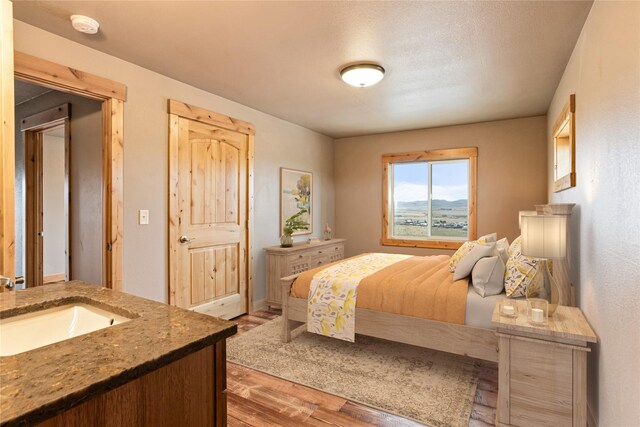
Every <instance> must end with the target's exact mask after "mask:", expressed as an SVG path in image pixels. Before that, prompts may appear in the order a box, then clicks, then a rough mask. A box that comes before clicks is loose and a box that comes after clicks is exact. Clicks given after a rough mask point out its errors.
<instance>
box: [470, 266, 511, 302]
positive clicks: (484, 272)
mask: <svg viewBox="0 0 640 427" xmlns="http://www.w3.org/2000/svg"><path fill="white" fill-rule="evenodd" d="M471 281H472V284H473V289H474V290H475V291H476V293H477V294H478V295H480V296H481V297H482V298H484V297H487V296H490V295H498V294H500V293H501V292H502V290H503V289H504V262H502V258H501V257H500V256H492V257H486V258H482V259H480V260H478V262H476V265H475V266H474V267H473V272H472V273H471Z"/></svg>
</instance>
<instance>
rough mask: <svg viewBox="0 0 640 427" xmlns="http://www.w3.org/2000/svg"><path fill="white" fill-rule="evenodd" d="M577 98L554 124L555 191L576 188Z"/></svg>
mask: <svg viewBox="0 0 640 427" xmlns="http://www.w3.org/2000/svg"><path fill="white" fill-rule="evenodd" d="M575 111H576V96H575V95H570V96H569V100H568V101H567V103H566V104H565V106H564V108H563V109H562V111H561V112H560V115H559V116H558V117H557V118H556V121H555V123H554V124H553V157H554V163H553V164H554V177H553V191H554V192H556V193H557V192H558V191H562V190H566V189H567V188H571V187H575V186H576V128H575V126H576V124H575Z"/></svg>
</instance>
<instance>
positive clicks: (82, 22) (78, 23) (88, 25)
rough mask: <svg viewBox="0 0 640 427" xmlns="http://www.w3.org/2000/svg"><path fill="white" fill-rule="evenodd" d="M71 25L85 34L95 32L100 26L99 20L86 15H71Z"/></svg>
mask: <svg viewBox="0 0 640 427" xmlns="http://www.w3.org/2000/svg"><path fill="white" fill-rule="evenodd" d="M71 25H72V26H73V28H74V29H75V30H76V31H80V32H81V33H85V34H95V33H97V32H98V28H100V24H98V21H96V20H95V19H92V18H89V17H88V16H84V15H71Z"/></svg>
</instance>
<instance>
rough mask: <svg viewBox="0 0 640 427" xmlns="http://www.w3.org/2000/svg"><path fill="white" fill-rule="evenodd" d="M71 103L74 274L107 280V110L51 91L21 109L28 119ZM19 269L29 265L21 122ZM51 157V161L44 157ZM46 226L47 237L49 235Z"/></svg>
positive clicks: (95, 280) (18, 155)
mask: <svg viewBox="0 0 640 427" xmlns="http://www.w3.org/2000/svg"><path fill="white" fill-rule="evenodd" d="M64 103H69V104H71V123H70V127H71V130H70V134H71V174H70V181H71V206H70V208H71V218H72V224H71V251H72V258H73V262H72V265H71V277H72V278H73V279H77V280H84V281H86V282H88V283H96V284H99V283H102V136H101V134H102V110H101V106H100V102H98V101H94V100H92V99H88V98H83V97H81V96H76V95H71V94H67V93H62V92H57V91H52V92H47V93H45V94H44V95H41V96H39V97H37V98H35V99H33V100H30V101H27V102H25V103H22V104H20V105H18V106H17V107H16V123H20V120H21V119H22V118H23V117H26V116H30V115H32V114H35V113H39V112H41V111H45V110H48V109H50V108H53V107H57V106H58V105H61V104H64ZM16 129H17V130H16V249H17V250H16V261H17V262H16V267H17V269H16V271H17V272H18V273H19V274H24V271H22V273H20V269H19V268H20V266H21V265H24V264H25V263H24V260H23V259H22V258H24V238H25V232H24V226H25V225H24V221H25V220H24V209H25V205H24V200H25V199H24V191H25V180H24V143H23V140H22V133H21V132H20V130H19V129H20V126H16ZM45 161H46V159H45ZM46 236H47V234H46V230H45V239H46Z"/></svg>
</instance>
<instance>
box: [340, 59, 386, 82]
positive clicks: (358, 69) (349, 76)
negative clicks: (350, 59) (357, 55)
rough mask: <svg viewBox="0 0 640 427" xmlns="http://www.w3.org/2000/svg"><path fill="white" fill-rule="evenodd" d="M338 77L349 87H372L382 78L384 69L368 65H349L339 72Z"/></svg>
mask: <svg viewBox="0 0 640 427" xmlns="http://www.w3.org/2000/svg"><path fill="white" fill-rule="evenodd" d="M340 77H342V80H343V81H344V82H345V83H348V84H350V85H351V86H355V87H367V86H373V85H374V84H376V83H378V82H379V81H380V80H382V78H383V77H384V68H382V67H381V66H379V65H376V64H369V63H366V64H354V65H349V66H348V67H345V68H343V69H342V71H340Z"/></svg>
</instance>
